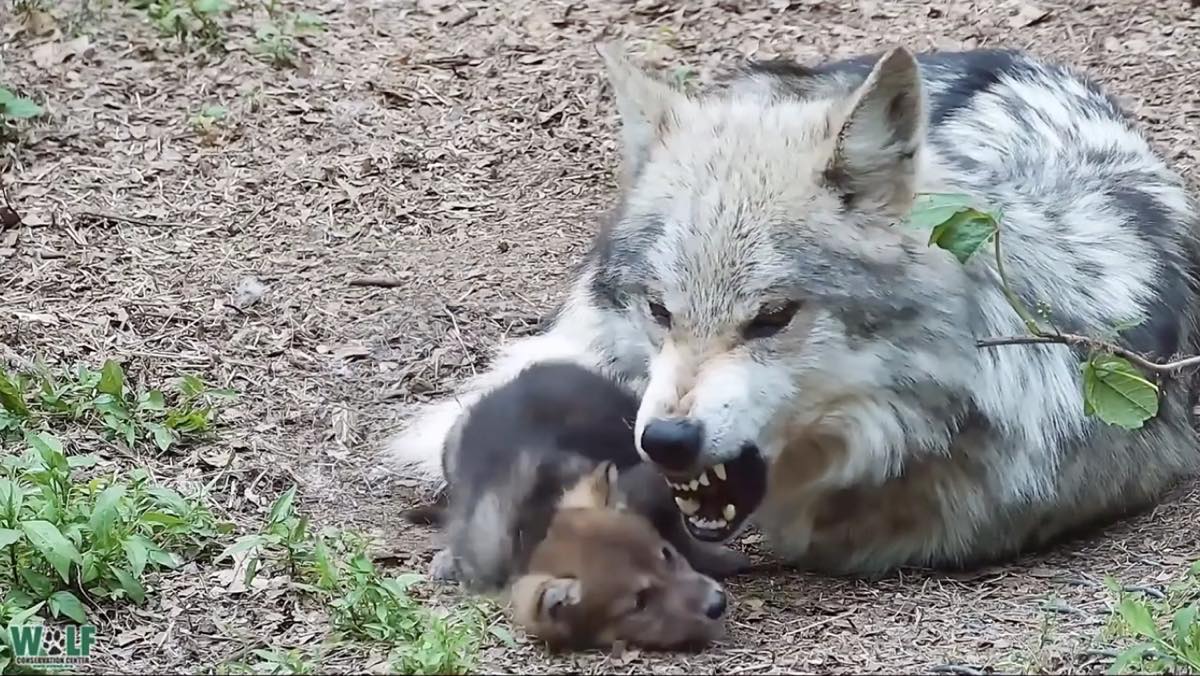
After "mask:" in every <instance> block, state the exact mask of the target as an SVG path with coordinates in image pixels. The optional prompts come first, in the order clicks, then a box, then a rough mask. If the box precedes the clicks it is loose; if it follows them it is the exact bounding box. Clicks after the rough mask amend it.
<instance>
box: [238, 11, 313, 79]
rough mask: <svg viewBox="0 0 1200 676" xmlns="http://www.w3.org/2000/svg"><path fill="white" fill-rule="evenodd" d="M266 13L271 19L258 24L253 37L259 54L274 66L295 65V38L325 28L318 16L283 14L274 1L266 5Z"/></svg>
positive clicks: (302, 13) (303, 13)
mask: <svg viewBox="0 0 1200 676" xmlns="http://www.w3.org/2000/svg"><path fill="white" fill-rule="evenodd" d="M267 13H268V14H269V15H270V17H271V20H270V21H269V22H267V23H265V24H263V25H261V26H259V28H258V30H257V31H255V33H254V37H255V39H256V40H257V41H258V53H259V55H260V56H262V57H264V58H266V59H267V60H268V61H270V62H271V64H272V65H273V66H275V67H276V68H280V67H284V66H294V65H296V38H298V37H301V36H304V35H311V34H314V33H318V32H320V31H322V30H324V28H325V22H324V21H323V20H322V19H321V18H320V17H318V16H316V15H313V14H308V13H305V12H301V13H299V14H286V15H283V14H281V13H280V11H279V9H278V6H277V5H276V4H275V3H274V2H272V3H270V4H269V5H268V9H267Z"/></svg>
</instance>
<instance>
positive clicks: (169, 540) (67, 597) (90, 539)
mask: <svg viewBox="0 0 1200 676" xmlns="http://www.w3.org/2000/svg"><path fill="white" fill-rule="evenodd" d="M25 441H26V450H25V452H24V453H22V454H20V455H10V456H7V457H5V458H3V459H0V472H2V475H0V581H3V587H4V588H5V589H6V591H5V593H4V596H3V601H2V603H3V608H4V609H5V610H4V611H3V612H4V613H5V614H6V615H8V616H9V617H10V621H15V620H12V619H11V618H14V617H15V618H18V619H19V618H20V617H22V616H24V617H31V616H32V614H33V613H37V612H41V611H44V612H47V613H48V614H49V615H50V616H51V617H54V618H59V617H65V618H69V619H71V620H73V621H75V622H77V623H84V622H87V621H88V618H89V615H90V613H89V610H88V606H89V605H94V604H96V603H98V602H101V601H132V602H134V603H138V604H140V603H142V602H144V600H145V597H146V590H145V587H144V584H143V579H144V576H145V574H146V573H147V572H152V571H156V570H161V569H171V568H175V567H177V566H178V565H179V564H180V563H181V562H182V558H181V557H188V558H191V557H195V556H199V555H200V554H201V553H202V552H204V551H205V550H206V549H208V548H209V547H210V546H212V545H213V544H214V542H215V541H216V540H217V539H218V538H221V537H222V536H224V535H226V534H228V533H231V532H232V529H233V526H232V524H224V523H218V521H217V520H216V519H215V518H214V517H213V515H212V513H211V512H210V511H209V510H208V509H207V508H205V507H204V506H203V505H202V504H201V503H200V502H198V501H197V500H194V499H187V498H184V497H183V496H181V495H179V494H178V493H176V492H175V491H173V490H171V489H169V488H166V487H163V486H157V485H155V484H154V483H153V482H151V481H150V478H149V476H148V474H147V473H146V472H144V471H133V472H131V473H129V475H128V476H121V475H119V474H117V473H115V472H114V473H111V474H102V475H96V476H92V477H91V478H87V477H84V476H81V475H82V474H84V473H85V472H86V470H90V469H92V468H94V467H95V466H96V465H97V463H98V459H97V458H96V457H95V456H92V455H67V454H66V453H65V452H64V449H63V445H62V442H61V441H59V440H58V439H57V438H55V437H53V436H51V435H49V434H46V433H44V432H39V433H33V432H27V433H26V437H25ZM7 649H8V648H7V647H4V648H0V651H6V650H7ZM5 658H6V653H5V654H0V661H3V660H4V659H5Z"/></svg>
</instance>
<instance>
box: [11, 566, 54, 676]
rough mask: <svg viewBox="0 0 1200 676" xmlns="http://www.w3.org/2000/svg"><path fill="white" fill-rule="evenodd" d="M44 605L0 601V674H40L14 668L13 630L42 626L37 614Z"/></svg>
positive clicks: (30, 670)
mask: <svg viewBox="0 0 1200 676" xmlns="http://www.w3.org/2000/svg"><path fill="white" fill-rule="evenodd" d="M0 549H2V548H0ZM43 605H45V604H44V603H35V604H34V605H32V606H28V607H26V606H24V605H20V604H18V603H16V602H14V601H11V600H9V599H8V598H3V599H0V674H23V673H28V674H36V673H39V672H36V671H33V670H32V669H20V668H14V666H15V665H13V663H12V659H13V656H14V654H15V653H16V651H15V650H14V648H13V646H12V633H11V628H12V627H18V626H21V625H26V624H41V623H42V618H41V617H39V616H38V614H37V613H38V611H39V610H41V609H42V606H43Z"/></svg>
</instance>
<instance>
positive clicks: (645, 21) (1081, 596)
mask: <svg viewBox="0 0 1200 676" xmlns="http://www.w3.org/2000/svg"><path fill="white" fill-rule="evenodd" d="M92 4H93V7H92V16H90V17H88V18H86V20H84V21H83V22H81V23H80V26H81V27H80V28H79V30H80V31H81V34H85V35H87V36H88V38H89V41H88V42H89V43H88V45H87V47H86V49H75V50H73V51H72V50H70V49H68V50H67V51H62V50H61V49H60V50H59V51H54V50H53V49H51V48H43V49H42V50H40V51H39V50H38V49H36V47H37V46H38V45H39V44H59V43H62V42H65V41H67V40H70V39H71V38H72V37H74V35H75V33H73V32H72V33H68V32H66V29H65V28H64V33H63V35H62V36H61V37H55V36H53V35H51V36H49V37H45V38H33V37H30V36H28V35H16V33H15V28H14V26H15V24H14V22H13V16H12V15H11V14H10V13H8V12H10V10H9V8H8V5H7V3H5V6H4V8H3V9H0V36H2V37H0V84H7V85H9V86H12V87H14V88H16V89H18V90H20V91H22V92H23V93H25V94H27V95H31V96H33V98H35V99H36V100H38V101H39V102H41V101H44V102H45V107H46V108H47V110H48V113H49V114H48V116H47V118H46V119H44V120H43V121H41V122H40V123H38V124H37V125H35V126H34V128H33V129H32V131H31V132H30V134H29V135H28V138H27V140H26V143H25V144H24V146H23V147H22V149H21V150H20V151H19V152H18V153H17V154H16V156H15V157H16V159H15V161H14V162H13V164H12V165H11V166H10V169H9V171H8V172H7V173H6V174H5V175H4V176H3V180H4V184H5V185H6V186H7V188H8V190H9V192H10V197H11V199H12V202H13V204H14V206H16V207H17V208H18V210H19V211H20V212H21V213H22V214H23V215H24V217H25V223H24V224H23V225H22V226H21V227H19V228H16V229H14V230H10V231H7V232H0V317H3V320H2V321H0V348H4V349H5V350H6V351H7V353H6V354H3V355H0V356H4V357H6V358H9V359H12V358H14V355H21V356H26V357H31V356H40V357H42V358H44V359H46V360H48V361H57V360H65V361H71V360H74V359H87V360H89V361H90V362H93V363H99V361H100V360H102V359H104V358H106V357H121V358H124V359H127V360H128V366H127V370H129V371H130V372H134V373H137V374H139V376H140V377H143V378H147V379H152V378H160V377H163V376H168V375H176V374H177V373H178V372H180V371H200V372H202V373H206V374H209V375H210V377H211V379H212V380H215V381H217V382H219V383H221V384H228V385H230V386H232V387H234V388H236V389H237V390H238V391H239V392H241V393H242V398H241V401H240V403H239V404H238V405H237V407H236V408H235V409H234V410H233V411H231V412H230V415H228V416H226V418H227V420H228V422H229V425H230V429H229V430H228V432H227V433H226V434H225V436H224V438H223V440H222V442H221V443H220V444H217V445H215V446H213V447H208V448H201V449H199V450H196V451H193V452H189V453H185V454H179V455H168V456H147V457H142V458H137V459H136V460H137V462H141V463H144V464H146V465H147V466H149V467H151V468H153V469H154V471H155V472H156V474H157V475H158V476H159V477H161V478H164V480H167V481H171V482H174V483H176V484H179V485H183V486H188V485H192V486H197V485H201V484H211V485H212V487H213V490H214V495H215V496H216V498H217V500H218V502H219V504H220V506H221V508H222V509H223V510H226V511H227V513H228V514H229V515H231V516H233V517H234V518H235V519H236V520H240V521H244V522H247V523H248V522H251V521H252V520H253V519H260V518H261V514H262V512H263V510H264V509H265V506H266V505H269V504H270V501H271V500H272V499H274V497H275V496H276V495H278V493H279V492H280V491H281V490H282V489H283V488H284V487H286V486H287V485H288V484H289V483H290V482H292V481H296V482H298V483H299V485H300V495H301V498H302V500H301V508H302V509H304V510H308V511H310V512H312V513H313V514H315V515H317V516H318V518H319V520H321V521H322V522H324V523H332V524H336V525H341V526H347V527H355V528H361V529H366V530H370V531H372V532H375V533H377V534H379V535H380V536H382V537H384V538H386V539H387V540H388V542H389V543H390V546H391V547H392V549H393V550H394V551H396V552H398V553H399V554H400V560H401V566H402V567H409V568H413V569H416V570H422V571H423V570H424V567H425V562H426V561H427V560H428V558H429V556H430V555H431V554H432V551H433V550H432V546H433V545H432V543H431V541H430V538H429V533H428V532H426V531H422V530H420V529H415V528H412V527H407V526H405V525H403V524H402V523H401V522H400V520H399V519H398V517H397V512H398V511H399V509H400V508H401V507H402V506H407V505H408V504H411V502H412V489H411V487H410V486H409V485H406V483H405V481H404V480H403V479H400V478H397V477H388V476H382V477H381V476H380V475H379V474H378V472H377V470H378V469H379V468H378V465H377V463H376V462H375V461H374V459H373V456H372V453H373V452H374V449H375V448H377V447H378V445H379V444H380V443H381V442H382V441H383V440H384V439H385V438H386V437H387V436H388V435H389V434H391V433H393V432H394V431H395V430H396V429H397V426H398V424H399V423H400V421H401V420H402V419H403V416H404V415H405V413H406V411H407V410H408V407H410V406H411V405H412V404H413V403H414V402H417V401H420V400H424V399H427V398H430V397H436V396H438V395H440V394H442V393H444V392H446V391H448V389H449V388H451V387H452V386H453V385H454V383H455V382H456V381H457V380H458V379H459V378H461V377H463V376H466V375H469V374H470V373H472V372H474V371H476V370H478V369H481V368H482V367H483V366H484V365H485V363H486V360H487V359H488V354H489V351H490V350H491V348H492V347H493V346H495V345H496V344H497V343H498V342H499V341H500V340H501V339H502V338H503V337H504V336H506V335H507V336H518V335H522V334H527V333H529V332H531V331H534V330H536V328H537V326H538V323H539V318H540V317H542V316H543V315H545V314H546V313H547V312H548V311H549V310H550V309H551V308H552V307H553V304H554V302H555V301H556V300H557V299H558V298H559V296H560V294H561V293H562V291H563V281H564V279H565V278H566V276H567V274H568V272H569V270H570V267H571V266H572V264H573V263H574V262H575V261H576V260H578V258H579V256H580V255H581V254H582V252H583V251H584V249H585V247H586V246H587V244H588V240H589V238H590V236H591V234H592V232H593V229H594V228H595V225H596V223H597V221H598V219H599V217H600V215H601V214H602V213H603V212H604V211H605V210H606V209H607V208H609V207H610V206H611V204H612V203H613V199H614V192H613V190H614V169H615V166H616V165H615V161H616V158H615V144H614V140H615V134H614V132H615V127H614V123H615V111H614V109H613V105H612V100H611V96H610V94H609V92H608V90H607V88H606V86H605V84H604V81H603V78H602V71H601V66H600V63H599V59H598V58H597V57H596V55H595V53H594V52H593V50H592V47H591V44H592V42H593V41H595V40H597V39H598V38H601V37H613V36H621V37H623V39H624V40H625V41H626V43H627V44H628V45H629V46H630V47H631V49H632V51H633V52H634V53H635V54H636V55H637V56H638V58H639V59H640V60H642V61H643V62H644V63H648V64H651V65H655V66H661V67H662V68H664V69H665V71H667V72H669V71H672V70H674V69H676V68H679V67H683V66H686V67H691V68H693V69H695V70H696V71H698V72H699V74H700V77H701V80H702V81H703V80H706V79H707V78H709V77H710V76H711V75H712V74H713V73H714V72H716V69H720V68H725V67H728V66H731V65H734V64H736V63H737V62H738V61H739V60H740V59H743V58H746V57H759V58H762V57H773V56H791V57H795V58H798V59H800V60H801V61H803V62H810V63H811V62H814V61H817V60H819V59H823V58H828V57H836V56H845V55H850V54H852V53H855V52H858V51H861V50H873V49H878V48H879V47H881V46H882V45H885V44H887V43H892V42H902V43H904V44H906V45H908V46H910V47H912V48H915V49H952V48H965V47H976V46H1012V47H1024V48H1029V49H1032V50H1034V51H1037V52H1040V53H1043V54H1047V55H1051V56H1056V57H1060V58H1062V59H1065V60H1067V61H1070V62H1072V63H1074V64H1076V65H1078V66H1079V67H1081V68H1083V69H1085V70H1086V71H1088V72H1089V73H1091V74H1093V75H1094V76H1096V77H1098V78H1100V79H1102V80H1103V81H1104V82H1106V83H1107V84H1108V86H1109V87H1110V88H1111V89H1112V90H1114V91H1115V92H1116V93H1118V94H1119V95H1120V96H1121V97H1122V98H1123V99H1124V101H1125V102H1126V103H1127V105H1128V106H1129V107H1130V108H1131V109H1133V110H1134V111H1136V112H1137V114H1138V115H1139V117H1140V119H1141V121H1142V123H1143V124H1144V126H1145V127H1146V129H1148V130H1149V131H1150V133H1151V134H1152V136H1153V139H1154V142H1155V143H1156V145H1157V147H1158V148H1159V149H1160V150H1161V151H1162V152H1163V153H1164V154H1165V155H1166V157H1167V158H1168V159H1169V161H1170V162H1172V163H1173V164H1174V165H1175V166H1177V167H1178V168H1179V169H1180V170H1181V171H1182V172H1184V174H1185V175H1186V176H1188V178H1189V180H1190V181H1191V182H1192V184H1193V185H1195V184H1196V183H1197V182H1198V179H1200V173H1197V167H1198V165H1200V140H1198V137H1197V133H1196V130H1197V126H1198V125H1200V76H1198V74H1197V68H1198V67H1197V64H1200V8H1194V7H1191V6H1190V5H1189V2H1188V0H1166V1H1157V2H1146V1H1141V2H1133V1H1131V0H1121V1H1113V2H1048V1H1046V2H1039V4H1038V5H1037V6H1036V7H1035V6H1033V5H1032V4H1030V3H1028V2H1024V1H1020V2H1012V1H997V2H970V1H962V2H940V1H936V0H932V1H922V2H881V1H875V0H862V1H858V2H853V1H838V0H828V1H827V0H799V1H797V0H792V1H788V0H770V1H764V2H737V1H736V0H704V1H703V2H690V3H684V2H676V1H671V0H667V1H657V0H638V1H637V2H616V1H612V0H606V1H604V2H563V1H560V0H542V1H541V2H534V1H530V0H510V1H507V2H487V1H486V0H479V1H469V2H447V1H443V0H417V1H416V2H407V1H403V0H402V1H400V2H384V1H382V0H360V1H357V2H353V3H340V2H332V1H329V2H320V1H319V0H305V1H304V2H299V3H285V5H286V6H288V7H289V8H292V9H296V10H301V9H302V10H304V11H307V12H311V13H314V14H317V15H319V16H320V17H322V18H323V19H324V21H325V22H326V24H327V30H326V31H325V32H324V33H323V34H320V35H317V36H315V37H312V38H306V39H305V41H304V42H303V43H302V45H301V47H300V60H301V64H300V67H299V68H278V69H277V68H273V67H272V66H271V65H269V64H267V63H264V62H263V61H262V60H260V59H258V58H256V57H255V56H254V55H253V53H252V51H251V49H250V46H249V41H250V39H251V38H250V37H248V36H252V35H253V19H251V18H249V17H245V18H238V17H235V18H234V19H233V23H232V24H231V26H232V27H231V28H230V38H229V39H228V41H227V43H226V45H225V46H226V48H227V51H226V52H225V53H217V54H214V53H209V52H204V51H193V50H189V49H185V48H180V47H178V46H177V45H175V44H173V43H172V42H171V41H169V40H165V39H161V38H159V37H158V35H157V33H156V32H155V31H154V29H153V28H152V27H150V26H149V25H148V24H147V23H146V22H145V20H144V18H142V17H141V15H139V14H138V13H136V12H133V11H131V10H129V9H128V8H123V7H121V6H120V3H117V7H115V8H114V7H108V8H106V7H104V6H103V3H97V2H93V3H92ZM1192 4H1194V3H1192ZM64 12H66V10H64ZM74 12H75V10H71V12H70V13H71V14H72V15H73V14H74ZM238 16H240V15H238ZM79 46H80V45H79V44H78V43H77V44H76V47H79ZM210 105H221V106H223V107H225V108H226V109H227V110H228V115H227V117H226V118H225V119H223V120H220V121H219V122H218V124H216V125H215V126H214V128H213V131H212V132H211V133H208V134H205V133H203V132H202V131H200V130H198V129H197V125H196V124H195V123H194V122H193V120H192V118H193V116H195V115H197V114H198V113H199V112H200V111H201V110H202V109H203V108H204V107H205V106H210ZM367 276H375V277H386V278H390V279H393V280H396V281H397V285H396V286H394V287H390V288H385V287H377V286H356V285H354V284H352V282H353V281H354V280H356V279H358V278H362V277H367ZM248 279H253V280H257V281H258V282H260V283H261V285H262V288H261V289H258V290H260V291H265V292H263V293H261V294H259V293H254V291H255V289H254V288H253V287H254V286H255V285H254V284H253V283H248V282H246V280H248ZM4 346H7V347H6V348H5V347H4ZM230 452H232V453H234V457H233V463H232V465H230V466H229V467H225V466H224V465H225V460H227V459H228V457H227V454H228V453H230ZM214 456H216V458H215V459H214ZM1198 506H1200V486H1197V485H1192V486H1184V487H1181V488H1180V489H1179V491H1177V492H1176V494H1175V495H1173V496H1172V497H1171V499H1170V500H1168V501H1167V502H1166V503H1164V505H1163V506H1162V507H1161V508H1159V509H1157V510H1155V512H1154V513H1152V514H1147V515H1144V516H1141V517H1138V518H1135V519H1132V520H1130V521H1128V522H1126V523H1123V524H1119V525H1116V526H1113V527H1112V528H1109V529H1107V530H1106V531H1105V532H1103V533H1101V534H1098V535H1095V536H1092V537H1090V538H1088V539H1086V540H1083V541H1078V542H1074V543H1070V544H1067V545H1064V546H1061V547H1058V548H1056V549H1055V550H1054V551H1052V552H1049V553H1047V554H1044V555H1039V556H1031V557H1026V558H1023V559H1021V560H1020V561H1017V562H1015V563H1014V564H1013V565H1011V566H1005V567H1000V568H992V569H987V570H981V571H974V572H972V573H969V574H957V575H949V574H944V573H928V572H921V571H905V572H903V573H900V574H896V575H892V576H889V577H887V578H885V579H883V580H877V581H871V582H867V581H853V580H839V579H827V578H820V577H816V576H811V575H805V574H801V573H791V572H789V573H776V574H772V575H765V574H764V575H760V576H757V577H754V578H749V579H744V580H739V581H736V582H734V583H732V584H731V591H732V593H733V594H734V595H735V601H736V606H735V608H734V610H733V614H732V622H731V635H730V637H729V638H728V639H727V640H726V641H724V642H723V643H722V644H720V645H719V646H717V647H715V648H713V649H711V650H709V651H707V652H705V653H703V654H701V655H697V656H690V657H683V656H679V655H657V656H651V655H645V654H636V653H626V654H623V655H616V656H615V655H611V654H602V653H586V654H580V655H560V656H551V655H548V654H547V653H545V652H544V651H543V650H541V649H540V648H538V647H535V646H532V645H522V646H521V647H520V648H519V649H518V650H515V651H514V650H512V649H509V648H504V647H499V646H493V647H490V648H488V649H487V650H486V652H485V654H484V656H483V657H484V666H483V669H484V670H486V671H503V672H516V671H525V670H529V671H533V672H551V671H560V670H563V669H569V670H573V671H582V672H594V671H606V672H612V671H616V672H633V671H639V672H641V671H655V672H662V673H684V672H685V671H690V670H699V671H701V672H715V671H717V670H720V671H723V672H727V673H743V672H776V673H779V672H811V671H822V672H840V673H851V672H862V671H891V672H893V673H895V672H906V671H913V670H920V671H931V670H938V671H944V672H948V673H973V672H974V671H975V670H982V671H988V670H993V669H995V670H1007V671H1014V670H1026V671H1027V670H1039V671H1072V672H1077V671H1081V670H1084V671H1086V670H1092V671H1095V670H1101V669H1103V668H1104V667H1105V666H1106V665H1107V663H1108V662H1109V660H1110V659H1111V658H1110V656H1108V655H1106V653H1105V652H1104V650H1103V646H1102V645H1101V644H1100V643H1098V642H1097V641H1098V640H1099V637H1100V634H1101V631H1102V629H1103V626H1104V624H1105V621H1106V618H1107V615H1108V608H1109V604H1110V596H1109V594H1108V592H1107V591H1106V589H1105V588H1104V586H1103V580H1104V578H1105V576H1108V575H1112V576H1115V577H1117V578H1118V579H1120V580H1122V581H1123V582H1125V583H1127V584H1138V585H1160V584H1162V583H1164V582H1165V581H1167V580H1169V579H1173V578H1174V576H1176V575H1178V574H1179V572H1180V571H1181V570H1182V569H1183V567H1184V566H1185V565H1186V564H1187V563H1188V562H1189V561H1191V560H1194V559H1195V558H1196V557H1197V555H1198V554H1200V529H1197V528H1196V526H1195V524H1196V516H1195V515H1196V510H1197V508H1198ZM754 537H755V536H754V535H750V536H748V539H749V540H751V541H752V540H753V539H754ZM746 544H747V546H748V547H749V548H750V549H751V550H754V544H753V542H747V543H746ZM221 573H222V571H221V570H220V569H219V568H211V569H209V568H206V567H203V566H200V567H192V568H190V569H187V570H185V571H184V573H183V574H181V575H174V576H167V577H164V578H163V579H161V580H159V581H158V582H157V583H156V585H155V586H156V587H157V588H156V591H157V592H158V593H157V594H155V596H154V599H155V600H153V601H152V602H151V604H150V605H148V606H147V607H145V608H143V609H140V610H138V611H136V612H134V613H133V614H132V615H129V614H128V613H126V611H121V612H122V613H123V614H122V615H121V616H120V617H118V616H117V613H114V614H113V617H112V618H111V619H112V622H113V623H114V626H119V627H121V629H120V632H119V633H120V637H119V638H120V640H119V641H117V642H116V643H115V644H114V645H113V646H112V647H111V648H108V649H106V648H104V647H103V646H101V648H100V649H101V650H102V652H103V655H102V657H101V660H100V663H99V664H97V665H96V666H97V667H98V668H102V669H120V670H127V669H133V668H149V667H163V668H166V669H175V670H178V669H184V670H197V669H202V668H204V667H206V666H211V665H214V664H217V663H219V662H221V661H223V660H225V659H229V658H230V657H231V656H236V655H238V654H244V653H245V651H246V649H247V646H262V645H274V646H282V647H287V646H289V645H294V644H301V643H303V642H304V641H305V640H306V637H310V636H309V634H311V630H310V629H306V624H305V621H304V617H303V615H297V613H299V612H300V611H297V610H296V609H294V608H290V607H280V606H279V604H278V603H277V602H276V601H277V597H276V596H273V593H274V592H273V591H272V590H268V591H266V592H263V593H261V594H258V595H257V596H251V597H231V596H230V595H229V594H227V593H225V590H224V586H223V585H222V584H221V583H220V575H221ZM273 599H274V600H273ZM130 618H132V619H130ZM306 631H307V632H309V633H307V634H306ZM117 643H119V645H120V647H119V648H118V647H116V644H117Z"/></svg>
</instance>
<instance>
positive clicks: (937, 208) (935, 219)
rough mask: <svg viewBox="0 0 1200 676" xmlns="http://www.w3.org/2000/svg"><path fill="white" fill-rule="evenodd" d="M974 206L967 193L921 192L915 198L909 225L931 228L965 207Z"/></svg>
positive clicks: (923, 228)
mask: <svg viewBox="0 0 1200 676" xmlns="http://www.w3.org/2000/svg"><path fill="white" fill-rule="evenodd" d="M970 208H972V200H971V198H970V197H968V196H967V195H962V194H955V193H921V194H919V195H917V196H916V197H915V198H914V199H913V206H912V210H911V211H910V213H909V216H908V225H909V226H911V227H914V228H919V229H921V230H930V229H932V228H934V227H937V226H938V225H941V224H942V223H945V222H946V221H948V220H950V217H951V216H953V215H954V214H956V213H958V212H960V211H962V210H963V209H970Z"/></svg>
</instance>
